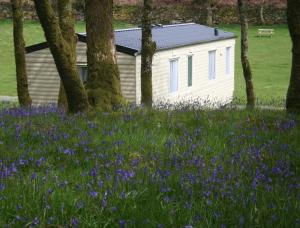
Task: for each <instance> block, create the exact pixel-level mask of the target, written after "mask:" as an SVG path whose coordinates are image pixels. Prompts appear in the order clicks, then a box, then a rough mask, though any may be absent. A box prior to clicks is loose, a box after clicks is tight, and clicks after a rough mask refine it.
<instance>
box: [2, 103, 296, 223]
mask: <svg viewBox="0 0 300 228" xmlns="http://www.w3.org/2000/svg"><path fill="white" fill-rule="evenodd" d="M299 120H300V119H299V118H296V117H294V116H287V115H286V114H285V112H280V111H254V112H246V111H235V110H218V111H201V110H194V111H188V110H186V109H183V108H180V107H178V109H177V110H176V111H172V112H171V111H156V110H152V111H146V110H142V109H137V108H134V107H132V108H127V109H125V110H123V111H118V112H114V113H111V114H107V113H94V114H90V115H89V116H84V115H76V116H66V115H65V114H64V113H62V112H60V111H59V110H56V109H55V108H52V107H41V108H35V109H31V110H24V109H3V110H2V111H0V214H1V217H0V226H1V227H24V226H32V227H34V226H37V227H118V226H119V227H191V226H192V227H298V226H299V224H300V217H299V215H300V211H299V181H300V176H299V167H300V157H299V155H300V150H299V148H300V141H299V140H298V139H299V137H300V127H299ZM220 126H222V127H221V128H220Z"/></svg>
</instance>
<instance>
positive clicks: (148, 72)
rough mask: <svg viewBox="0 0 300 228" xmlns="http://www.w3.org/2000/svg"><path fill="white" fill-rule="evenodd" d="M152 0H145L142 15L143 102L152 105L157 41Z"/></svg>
mask: <svg viewBox="0 0 300 228" xmlns="http://www.w3.org/2000/svg"><path fill="white" fill-rule="evenodd" d="M152 4H153V2H152V0H144V7H143V17H142V52H141V55H142V56H141V58H142V63H141V90H142V104H144V105H146V106H148V107H151V106H152V60H153V55H154V53H155V51H156V43H155V42H153V41H152V25H151V10H152Z"/></svg>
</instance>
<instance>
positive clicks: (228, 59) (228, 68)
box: [226, 47, 231, 75]
mask: <svg viewBox="0 0 300 228" xmlns="http://www.w3.org/2000/svg"><path fill="white" fill-rule="evenodd" d="M230 74H231V47H227V48H226V75H230Z"/></svg>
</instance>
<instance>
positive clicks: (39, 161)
mask: <svg viewBox="0 0 300 228" xmlns="http://www.w3.org/2000/svg"><path fill="white" fill-rule="evenodd" d="M45 161H46V159H45V158H44V157H41V158H40V159H38V160H37V161H36V162H35V164H36V166H37V167H40V166H41V165H42V163H43V162H45Z"/></svg>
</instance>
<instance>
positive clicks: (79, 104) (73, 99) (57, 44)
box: [34, 0, 89, 113]
mask: <svg viewBox="0 0 300 228" xmlns="http://www.w3.org/2000/svg"><path fill="white" fill-rule="evenodd" d="M34 3H35V7H36V11H37V14H38V17H39V19H40V22H41V24H42V27H43V30H44V33H45V36H46V40H47V42H48V44H49V47H50V51H51V53H52V55H53V58H54V61H55V64H56V67H57V70H58V73H59V76H60V79H61V81H62V83H63V86H64V89H65V91H66V96H67V100H68V105H69V112H71V113H76V112H84V111H87V110H88V108H89V104H88V99H87V95H86V93H85V90H84V87H83V84H82V82H81V81H80V78H79V75H78V72H77V68H76V61H74V59H76V57H75V56H74V52H73V49H72V48H73V46H72V44H70V43H69V41H68V40H65V39H64V37H63V34H62V31H61V29H60V25H59V21H58V19H57V17H56V15H55V12H54V10H53V8H52V7H51V5H50V3H49V0H34ZM69 35H70V36H74V34H73V33H71V34H69Z"/></svg>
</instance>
